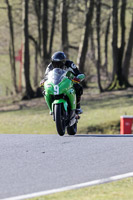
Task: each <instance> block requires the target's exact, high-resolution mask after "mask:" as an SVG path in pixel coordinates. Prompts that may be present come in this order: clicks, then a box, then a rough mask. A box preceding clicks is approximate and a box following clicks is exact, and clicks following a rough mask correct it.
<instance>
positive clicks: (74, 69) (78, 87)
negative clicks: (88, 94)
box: [44, 60, 83, 105]
mask: <svg viewBox="0 0 133 200" xmlns="http://www.w3.org/2000/svg"><path fill="white" fill-rule="evenodd" d="M53 69H54V68H53V66H52V63H50V64H49V65H48V66H47V68H46V71H45V75H44V80H45V81H46V80H47V77H48V73H49V72H50V71H51V70H53ZM64 69H65V70H66V71H71V72H72V73H73V74H74V75H75V76H77V75H78V74H81V73H80V71H79V69H78V68H77V66H76V65H75V64H74V63H73V62H72V61H70V60H66V62H65V66H64ZM74 88H75V91H76V97H77V105H78V104H80V97H81V95H82V94H83V87H82V86H81V85H80V84H78V83H76V84H74Z"/></svg>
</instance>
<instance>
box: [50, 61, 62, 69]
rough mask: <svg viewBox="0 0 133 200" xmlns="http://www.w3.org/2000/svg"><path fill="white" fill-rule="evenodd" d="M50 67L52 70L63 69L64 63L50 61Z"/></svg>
mask: <svg viewBox="0 0 133 200" xmlns="http://www.w3.org/2000/svg"><path fill="white" fill-rule="evenodd" d="M52 65H53V68H61V69H62V68H63V66H64V62H62V61H58V62H57V61H56V62H55V61H52Z"/></svg>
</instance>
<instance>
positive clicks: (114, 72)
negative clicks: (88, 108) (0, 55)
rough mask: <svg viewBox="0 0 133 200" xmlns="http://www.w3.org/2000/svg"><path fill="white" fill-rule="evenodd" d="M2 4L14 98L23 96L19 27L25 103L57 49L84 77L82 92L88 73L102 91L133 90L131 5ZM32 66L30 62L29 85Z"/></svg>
mask: <svg viewBox="0 0 133 200" xmlns="http://www.w3.org/2000/svg"><path fill="white" fill-rule="evenodd" d="M16 2H17V7H16V6H15V4H16ZM4 4H5V6H6V10H7V16H8V23H9V33H10V35H9V55H10V65H11V72H12V73H11V76H12V83H13V87H14V91H15V92H16V93H18V92H22V91H20V90H19V87H18V84H17V78H16V76H17V75H16V62H15V54H17V50H16V49H17V46H18V43H17V44H16V41H15V39H16V35H15V30H16V29H17V28H18V29H20V30H21V33H22V34H21V37H20V38H21V43H22V46H23V47H22V62H23V69H24V77H25V87H24V90H25V96H26V97H27V98H29V99H30V98H33V97H35V96H37V95H39V93H38V91H39V90H38V85H39V81H40V79H41V78H42V77H43V75H44V71H45V69H46V66H47V64H48V63H49V62H50V58H51V54H52V53H53V52H54V51H56V50H61V51H64V52H65V54H66V55H67V56H68V58H69V57H70V58H71V59H74V61H75V62H76V64H77V65H78V66H79V70H80V71H81V73H85V74H86V79H85V81H84V82H83V86H84V87H87V86H88V82H89V78H90V72H89V71H90V68H91V69H93V71H94V72H95V73H96V77H97V83H98V88H99V90H100V92H104V91H110V90H114V89H126V88H128V87H132V84H131V83H130V82H129V75H130V73H129V72H130V68H131V64H130V63H131V62H130V61H131V59H132V49H133V37H132V36H133V3H132V0H110V1H105V0H73V1H71V0H51V1H48V0H19V2H18V1H12V0H5V1H4ZM1 9H2V8H1ZM16 10H19V16H21V19H22V21H21V22H19V21H18V19H17V18H16V17H17V16H16V14H15V12H16ZM31 51H32V53H31ZM33 52H34V55H33ZM31 62H32V63H34V81H33V83H31ZM105 79H106V81H104V80H105ZM105 83H106V84H105Z"/></svg>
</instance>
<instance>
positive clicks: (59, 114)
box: [44, 68, 84, 136]
mask: <svg viewBox="0 0 133 200" xmlns="http://www.w3.org/2000/svg"><path fill="white" fill-rule="evenodd" d="M73 78H74V75H73V73H72V72H70V71H68V72H67V71H65V70H63V69H60V68H55V69H53V70H52V71H50V72H49V74H48V79H47V81H46V82H45V84H44V93H45V94H44V97H45V100H46V103H47V105H48V108H49V110H50V113H51V114H52V115H53V120H54V121H55V123H56V129H57V132H58V134H59V135H60V136H63V135H64V134H65V130H66V129H67V133H68V134H69V135H75V134H76V132H77V122H78V119H79V115H77V114H76V112H75V111H76V93H75V89H74V87H73V84H74V82H73ZM83 78H84V75H83V74H79V75H78V79H80V80H82V79H83Z"/></svg>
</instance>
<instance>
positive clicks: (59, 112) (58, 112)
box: [54, 104, 66, 136]
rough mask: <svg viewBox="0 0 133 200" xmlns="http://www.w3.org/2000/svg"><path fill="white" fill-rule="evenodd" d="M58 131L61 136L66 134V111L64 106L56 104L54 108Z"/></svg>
mask: <svg viewBox="0 0 133 200" xmlns="http://www.w3.org/2000/svg"><path fill="white" fill-rule="evenodd" d="M54 114H55V123H56V129H57V132H58V134H59V135H60V136H63V135H64V134H65V128H66V125H65V111H64V107H63V104H55V106H54Z"/></svg>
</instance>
